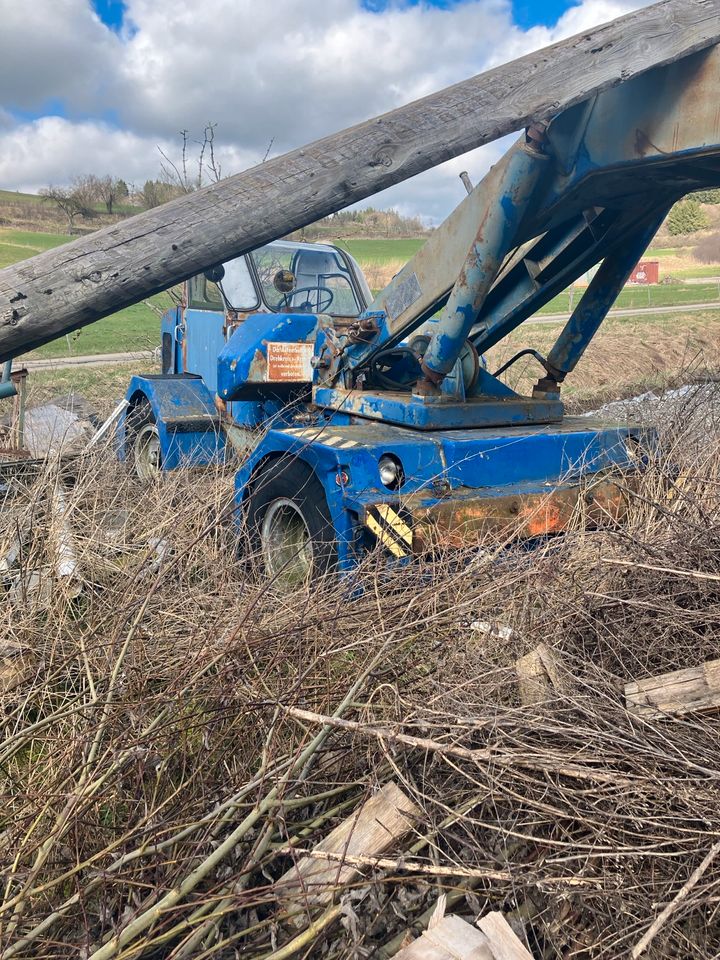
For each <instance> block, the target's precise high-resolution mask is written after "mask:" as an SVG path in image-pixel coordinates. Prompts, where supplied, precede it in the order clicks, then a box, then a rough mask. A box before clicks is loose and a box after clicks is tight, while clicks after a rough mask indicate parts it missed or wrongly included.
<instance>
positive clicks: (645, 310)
mask: <svg viewBox="0 0 720 960" xmlns="http://www.w3.org/2000/svg"><path fill="white" fill-rule="evenodd" d="M709 310H712V311H717V310H720V302H718V301H715V300H711V301H710V302H709V303H676V304H672V305H669V306H666V307H634V308H633V309H627V310H611V311H610V313H609V314H608V317H610V318H611V319H612V318H613V317H643V316H652V315H657V314H660V313H706V312H707V311H709ZM567 319H568V314H567V313H539V314H537V315H536V316H534V317H533V318H532V319H531V320H528V321H527V322H528V323H558V322H562V321H564V320H567Z"/></svg>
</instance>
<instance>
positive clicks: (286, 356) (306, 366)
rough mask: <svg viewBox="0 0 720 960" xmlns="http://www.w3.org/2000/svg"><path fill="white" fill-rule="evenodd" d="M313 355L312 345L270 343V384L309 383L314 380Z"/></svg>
mask: <svg viewBox="0 0 720 960" xmlns="http://www.w3.org/2000/svg"><path fill="white" fill-rule="evenodd" d="M312 355H313V344H312V343H268V345H267V379H268V382H269V383H278V382H293V383H303V382H305V383H307V382H308V381H310V380H312V375H313V371H312V365H311V363H310V361H311V360H312Z"/></svg>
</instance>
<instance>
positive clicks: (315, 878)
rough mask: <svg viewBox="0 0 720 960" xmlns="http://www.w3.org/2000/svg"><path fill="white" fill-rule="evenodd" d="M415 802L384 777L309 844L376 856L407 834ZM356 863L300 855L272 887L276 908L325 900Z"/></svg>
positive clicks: (302, 907) (303, 907)
mask: <svg viewBox="0 0 720 960" xmlns="http://www.w3.org/2000/svg"><path fill="white" fill-rule="evenodd" d="M419 815H420V808H419V807H418V806H416V804H414V803H413V801H412V800H410V798H409V797H407V796H406V795H405V794H404V793H403V792H402V790H401V789H400V788H399V787H398V786H397V785H396V784H394V783H387V784H385V786H384V787H383V788H382V790H380V791H379V792H378V793H376V794H375V796H373V797H371V798H370V799H369V800H367V801H366V802H365V803H364V804H363V805H362V807H360V809H359V810H356V811H355V812H354V813H353V814H352V815H351V816H349V817H348V818H347V819H346V820H343V822H342V823H341V824H340V825H339V826H337V827H336V828H335V829H334V830H333V831H332V833H330V834H328V836H327V837H325V839H324V840H321V841H320V843H318V844H317V845H316V846H315V848H314V851H313V852H314V853H317V852H323V853H328V854H334V855H338V856H340V857H341V858H342V857H358V856H362V857H379V856H380V855H381V854H382V853H384V852H385V851H386V850H388V849H389V848H390V847H391V846H392V845H393V844H394V843H395V842H396V841H397V840H399V839H400V838H401V837H403V836H404V835H405V834H407V833H408V832H409V831H410V830H411V829H412V826H413V823H414V821H415V819H416V818H417V817H418V816H419ZM360 870H361V868H360V867H359V866H357V865H355V864H346V863H343V862H342V861H340V862H337V861H335V862H333V861H328V860H322V859H317V858H313V857H302V858H301V859H300V860H298V862H297V863H296V864H295V866H293V867H292V868H291V869H290V870H288V872H287V873H286V874H285V875H284V876H283V877H281V878H280V880H278V882H277V884H276V887H275V890H276V893H277V896H278V899H279V900H280V902H281V904H282V909H283V910H286V911H288V912H289V913H291V914H293V913H298V912H299V911H303V912H306V911H308V910H309V909H313V908H315V907H318V906H324V905H326V904H328V903H330V902H331V901H332V899H333V897H334V896H335V893H336V891H337V890H338V888H341V887H344V886H346V885H347V884H348V883H349V882H350V881H352V880H353V879H354V878H355V877H357V876H358V875H359V873H360Z"/></svg>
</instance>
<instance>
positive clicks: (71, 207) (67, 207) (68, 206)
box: [40, 184, 95, 233]
mask: <svg viewBox="0 0 720 960" xmlns="http://www.w3.org/2000/svg"><path fill="white" fill-rule="evenodd" d="M40 195H41V197H42V198H43V200H49V201H50V202H51V203H54V204H55V205H56V206H57V208H58V209H59V210H61V211H62V212H63V213H64V214H65V216H66V217H67V225H68V233H72V232H73V228H74V226H75V218H76V217H79V216H82V217H92V216H95V211H94V210H92V209H90V208H89V207H88V206H87V203H86V199H85V197H84V196H83V195H82V193H78V191H77V189H76V188H75V186H71V187H55V186H53V185H52V184H50V186H47V187H43V189H42V190H41V191H40Z"/></svg>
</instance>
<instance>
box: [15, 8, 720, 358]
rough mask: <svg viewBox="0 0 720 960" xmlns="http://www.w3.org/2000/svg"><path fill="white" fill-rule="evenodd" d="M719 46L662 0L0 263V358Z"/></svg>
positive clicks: (702, 16) (683, 11)
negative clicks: (130, 214) (603, 92)
mask: <svg viewBox="0 0 720 960" xmlns="http://www.w3.org/2000/svg"><path fill="white" fill-rule="evenodd" d="M718 40H720V0H663V2H662V3H657V4H655V5H654V6H652V7H646V8H645V9H643V10H639V11H637V12H635V13H631V14H629V15H627V16H625V17H621V18H619V19H618V20H614V21H613V22H612V23H609V24H606V25H605V26H601V27H598V28H597V29H595V30H591V31H588V32H586V33H583V34H579V35H578V36H575V37H572V38H570V39H569V40H563V41H562V42H561V43H557V44H555V45H553V46H551V47H547V48H546V49H544V50H540V51H538V52H535V53H531V54H528V55H527V56H525V57H521V58H520V59H518V60H514V61H513V62H512V63H508V64H505V65H503V66H500V67H495V68H493V69H492V70H488V71H487V72H485V73H482V74H480V75H479V76H476V77H474V78H473V79H471V80H465V81H463V82H462V83H458V84H455V85H454V86H452V87H448V88H447V89H445V90H442V91H441V92H439V93H434V94H432V95H430V96H428V97H424V98H423V99H422V100H417V101H415V102H414V103H410V104H408V105H407V106H404V107H399V108H398V109H397V110H393V111H392V112H390V113H386V114H384V115H383V116H381V117H377V118H375V119H373V120H368V121H366V122H365V123H360V124H358V125H357V126H354V127H350V128H349V129H347V130H344V131H342V132H341V133H336V134H334V135H333V136H330V137H325V138H324V139H323V140H318V141H316V142H315V143H312V144H310V145H309V146H306V147H303V148H301V149H298V150H293V151H291V152H290V153H286V154H285V155H284V156H281V157H277V158H276V159H273V160H270V161H268V162H267V163H262V164H260V165H258V166H256V167H253V168H252V169H251V170H246V171H244V172H243V173H239V174H236V175H235V176H233V177H229V178H228V179H226V180H223V181H221V182H220V183H217V184H213V185H212V186H209V187H205V188H204V189H203V190H199V191H197V192H196V193H192V194H189V195H187V196H185V197H181V198H180V199H178V200H174V201H172V202H171V203H168V204H165V205H164V206H162V207H159V208H157V209H154V210H149V211H147V212H146V213H141V214H139V215H138V216H136V217H132V218H131V219H129V220H124V221H122V222H121V223H119V224H117V225H114V226H112V227H107V228H105V229H103V230H99V231H97V233H94V234H91V235H90V236H86V237H82V238H80V239H78V240H75V241H74V242H72V243H69V244H67V245H65V246H62V247H58V248H56V249H54V250H49V251H47V252H45V253H42V254H38V256H36V257H33V258H31V259H30V260H26V261H23V262H22V263H19V264H16V265H14V266H12V267H7V268H6V269H5V270H2V271H0V361H2V360H5V359H8V358H10V357H13V356H16V355H17V354H19V353H22V352H24V351H26V350H28V349H31V348H32V347H36V346H39V345H40V344H42V343H46V342H47V341H49V340H53V339H54V338H56V337H59V336H61V335H62V334H64V333H68V332H69V331H71V330H75V329H77V328H79V327H82V326H85V325H86V324H88V323H93V322H94V321H95V320H99V319H100V318H101V317H104V316H107V315H108V314H110V313H113V312H114V311H116V310H119V309H121V308H122V307H125V306H128V305H129V304H132V303H136V302H137V301H138V300H141V299H143V298H144V297H147V296H150V295H151V294H153V293H156V292H158V291H159V290H163V289H166V288H167V287H169V286H171V285H172V284H174V283H177V282H179V281H180V280H183V279H185V278H186V277H189V276H192V275H193V274H195V273H199V272H201V271H202V270H204V269H206V268H207V267H209V266H212V265H213V264H215V263H218V262H220V261H224V260H228V259H230V258H232V257H235V256H238V255H239V254H241V253H244V252H247V251H248V250H252V249H254V248H256V247H258V246H261V245H262V244H264V243H267V242H268V241H270V240H274V239H276V238H277V237H280V236H284V235H285V234H287V233H290V232H291V231H293V230H297V229H299V228H300V227H303V226H306V225H307V224H309V223H312V222H313V221H315V220H318V219H319V218H321V217H324V216H327V215H328V214H330V213H333V212H334V211H336V210H340V209H342V208H343V207H346V206H347V205H348V204H351V203H354V202H356V201H358V200H362V199H364V198H365V197H368V196H371V195H372V194H374V193H377V192H378V191H380V190H384V189H386V188H387V187H390V186H392V185H393V184H396V183H400V182H401V181H403V180H407V179H408V178H409V177H412V176H414V175H415V174H417V173H421V172H422V171H424V170H428V169H429V168H431V167H434V166H437V164H439V163H442V162H443V161H445V160H449V159H451V158H452V157H457V156H459V155H460V154H462V153H465V152H466V151H468V150H471V149H473V148H474V147H478V146H480V145H482V144H484V143H488V142H490V141H492V140H496V139H497V138H498V137H501V136H503V135H505V134H508V133H512V132H513V131H516V130H519V129H521V128H522V127H524V126H527V124H528V123H529V122H530V121H531V120H539V119H548V118H550V117H552V116H554V115H555V114H557V113H559V112H560V111H562V110H565V109H567V108H568V107H570V106H572V105H573V104H575V103H579V102H581V101H582V100H585V99H587V98H588V97H589V96H591V95H592V94H594V93H596V92H598V91H600V90H603V89H605V88H607V87H610V86H613V85H615V84H618V83H622V82H624V81H626V80H629V79H630V78H631V77H634V76H637V75H638V74H640V73H643V72H645V71H647V70H649V69H651V68H652V67H656V66H663V65H667V64H669V63H672V62H674V61H676V60H679V59H681V58H682V57H685V56H688V55H689V54H691V53H694V52H696V51H699V50H703V49H706V48H707V47H709V46H712V45H713V44H715V43H716V42H717V41H718Z"/></svg>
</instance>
